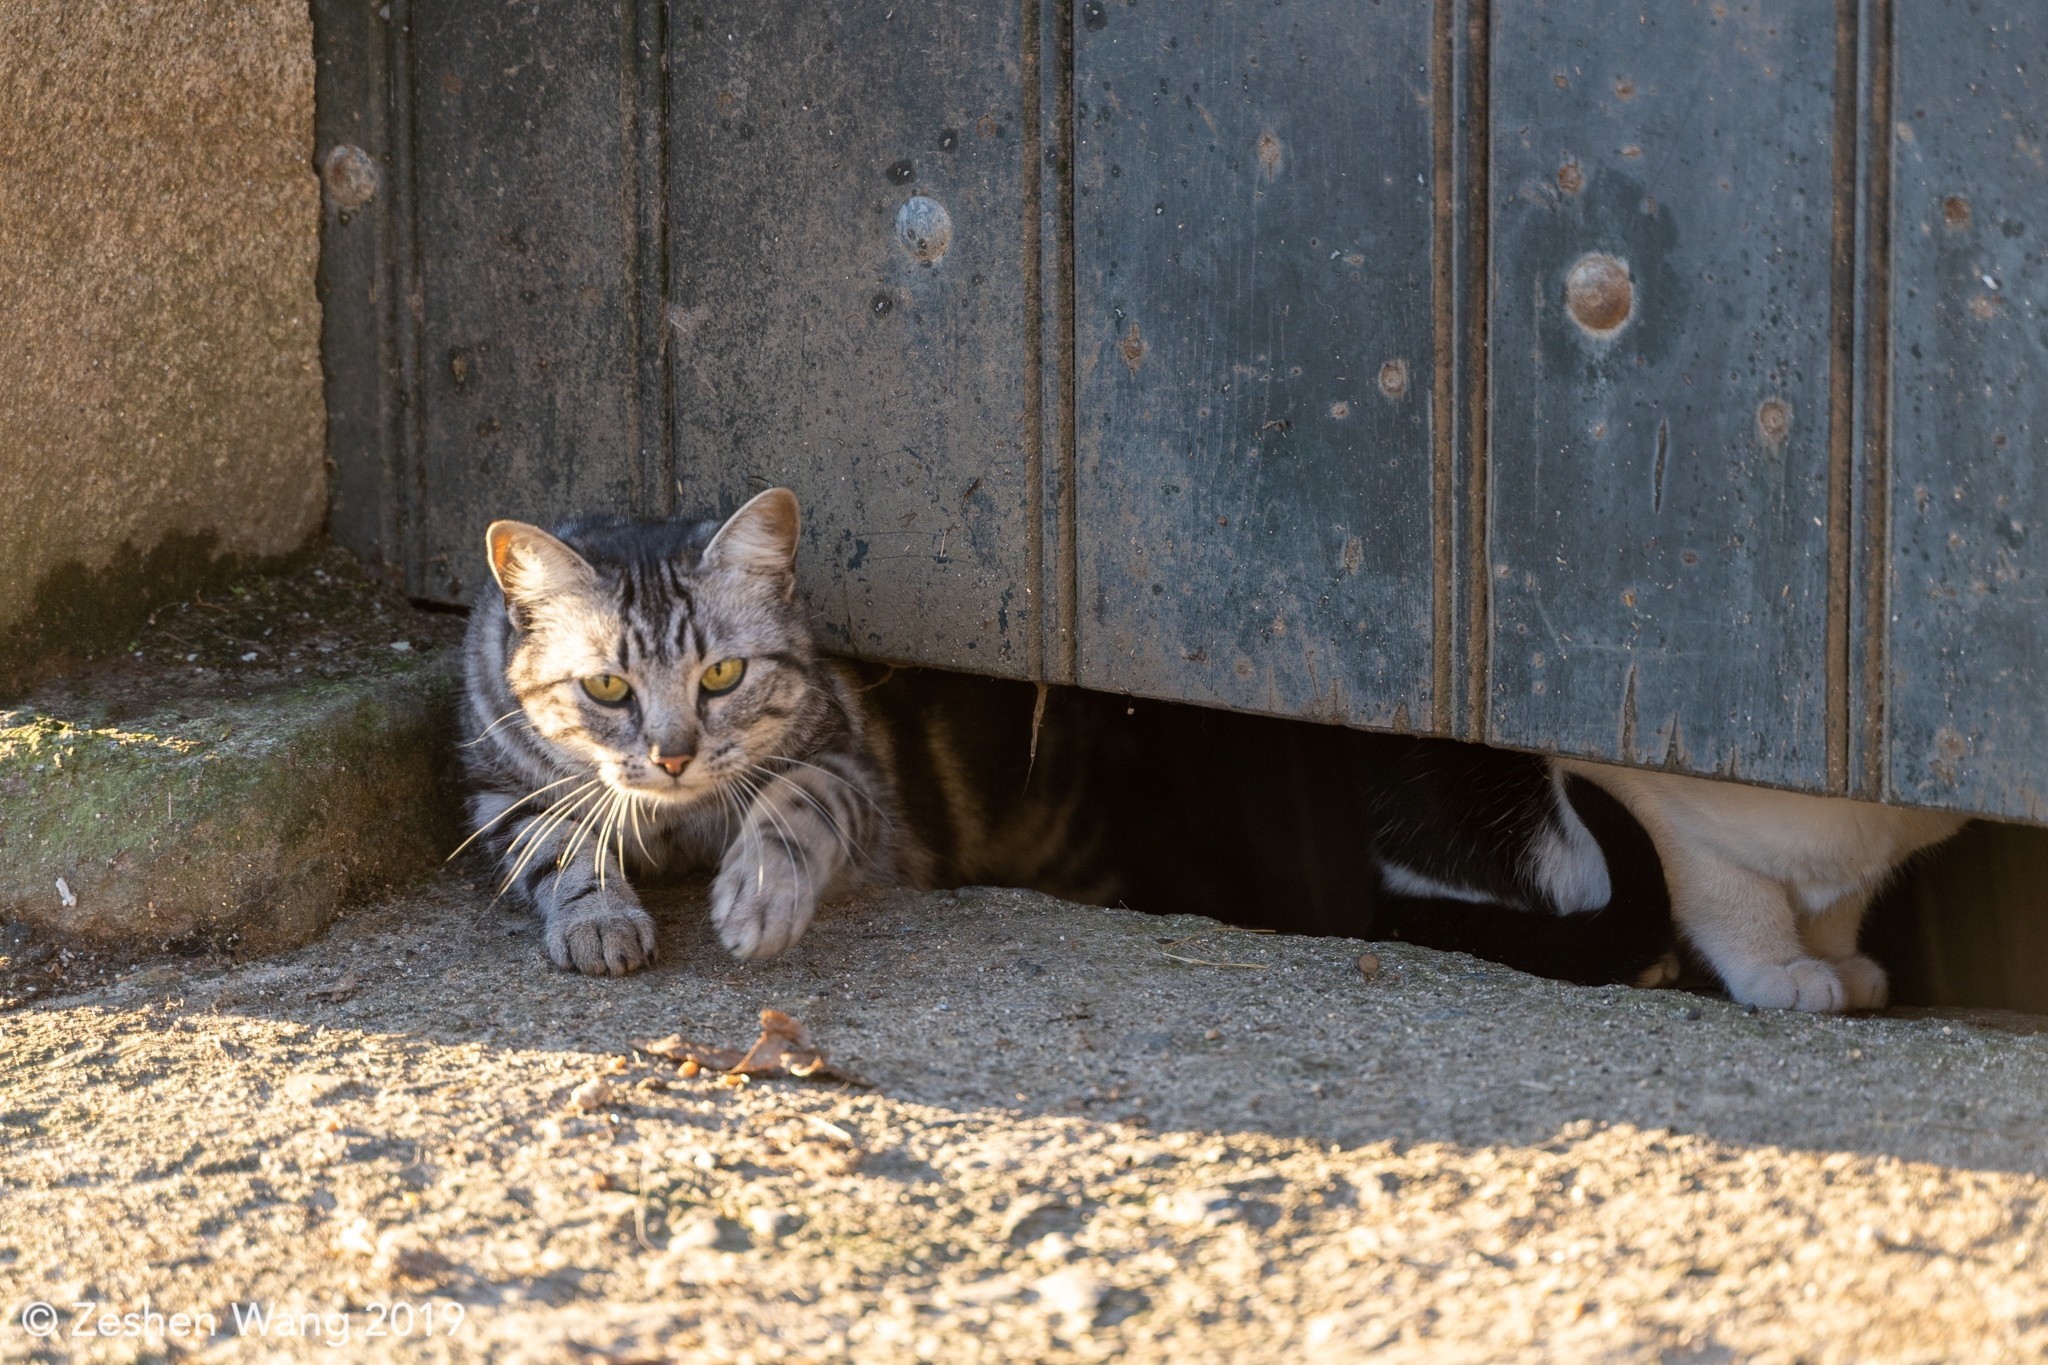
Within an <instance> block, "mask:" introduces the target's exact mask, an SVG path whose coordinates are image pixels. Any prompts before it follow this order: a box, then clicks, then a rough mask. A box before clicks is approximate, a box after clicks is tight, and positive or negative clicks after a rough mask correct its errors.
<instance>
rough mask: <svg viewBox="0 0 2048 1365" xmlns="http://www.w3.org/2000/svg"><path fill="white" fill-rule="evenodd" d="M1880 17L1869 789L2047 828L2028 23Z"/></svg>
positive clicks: (2039, 118)
mask: <svg viewBox="0 0 2048 1365" xmlns="http://www.w3.org/2000/svg"><path fill="white" fill-rule="evenodd" d="M1897 23H1898V41H1897V48H1896V53H1897V55H1896V61H1897V64H1898V81H1897V86H1896V95H1895V105H1894V120H1895V131H1894V141H1893V158H1894V160H1893V166H1894V181H1893V198H1892V207H1893V214H1892V250H1893V273H1892V294H1891V311H1892V322H1893V326H1894V329H1895V330H1894V333H1893V343H1892V378H1893V383H1894V388H1893V405H1892V407H1893V414H1892V431H1893V441H1892V483H1891V528H1892V529H1891V536H1892V546H1893V559H1892V582H1891V596H1892V603H1891V639H1890V649H1889V663H1890V667H1889V670H1888V671H1889V678H1890V692H1891V705H1890V708H1889V713H1890V716H1891V736H1890V748H1889V757H1890V774H1889V776H1890V781H1889V784H1888V794H1889V795H1891V796H1893V797H1896V798H1898V799H1902V800H1907V801H1912V802H1915V803H1920V804H1926V805H1939V806H1948V807H1951V808H1954V809H1960V810H1975V811H1983V812H1990V813H2001V814H2008V815H2017V816H2023V817H2025V818H2027V819H2032V820H2048V689H2044V682H2048V677H2044V673H2048V669H2044V661H2048V558H2044V547H2048V465H2044V443H2048V161H2044V158H2048V15H2044V14H2043V13H2042V11H2041V10H2040V9H2039V8H2038V7H2033V6H2027V5H2010V4H1985V3H1967V2H1966V0H1949V2H1948V3H1934V2H1933V0H1929V2H1928V3H1918V4H1910V5H1907V4H1902V5H1900V6H1899V7H1898V10H1897Z"/></svg>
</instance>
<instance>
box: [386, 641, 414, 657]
mask: <svg viewBox="0 0 2048 1365" xmlns="http://www.w3.org/2000/svg"><path fill="white" fill-rule="evenodd" d="M411 648H412V641H410V640H393V641H392V642H391V649H392V652H393V653H396V654H404V653H406V652H407V651H408V650H410V649H411Z"/></svg>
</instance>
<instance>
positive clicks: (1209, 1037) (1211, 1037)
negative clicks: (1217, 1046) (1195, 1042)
mask: <svg viewBox="0 0 2048 1365" xmlns="http://www.w3.org/2000/svg"><path fill="white" fill-rule="evenodd" d="M1222 1036H1223V1030H1222V1029H1220V1028H1212V1029H1210V1030H1209V1031H1208V1032H1207V1033H1205V1034H1203V1035H1202V1041H1204V1042H1208V1043H1213V1042H1215V1041H1216V1040H1217V1039H1219V1038H1221V1037H1222Z"/></svg>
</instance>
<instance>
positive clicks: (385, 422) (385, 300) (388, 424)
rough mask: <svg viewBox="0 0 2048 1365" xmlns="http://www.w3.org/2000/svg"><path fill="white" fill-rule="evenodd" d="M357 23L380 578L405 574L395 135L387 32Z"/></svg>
mask: <svg viewBox="0 0 2048 1365" xmlns="http://www.w3.org/2000/svg"><path fill="white" fill-rule="evenodd" d="M363 23H364V24H365V25H367V32H366V34H365V42H364V44H363V47H364V51H365V53H366V57H367V60H368V62H369V65H370V75H369V89H368V90H367V91H366V92H365V95H364V106H365V109H366V111H367V112H366V115H365V116H366V118H367V120H368V128H367V129H366V131H367V132H368V133H369V136H370V138H371V141H370V147H371V149H373V155H375V156H377V157H378V158H379V159H380V160H381V161H382V162H383V163H384V166H385V169H386V173H387V189H386V192H385V193H384V194H381V195H379V196H378V198H377V201H376V214H377V218H376V226H375V232H376V237H375V247H374V250H373V252H372V257H373V260H372V264H371V270H372V272H373V273H372V276H371V282H372V284H373V286H374V287H375V289H376V291H377V292H376V295H375V299H374V302H375V307H374V309H373V310H372V312H371V318H372V320H373V325H374V326H375V327H376V329H377V334H376V337H375V338H374V344H375V346H376V349H377V370H378V393H377V514H376V515H377V559H378V562H379V566H380V576H387V577H388V576H393V575H395V576H396V577H398V578H400V579H403V578H404V577H405V574H406V565H407V556H406V551H405V522H404V519H403V516H404V514H403V507H404V504H405V496H404V490H405V472H404V466H403V463H402V460H401V458H400V447H401V444H402V441H403V436H402V434H401V433H402V424H403V422H404V413H405V405H404V403H403V401H402V398H401V395H400V393H399V391H398V337H397V330H398V322H399V311H398V310H399V294H400V290H399V288H398V264H397V246H396V240H397V239H396V237H395V236H394V233H395V231H396V225H397V221H398V214H399V207H398V200H399V197H400V196H399V193H398V190H397V188H396V184H397V179H398V170H397V162H396V151H395V148H396V146H397V138H396V136H395V135H394V134H393V131H392V125H393V123H394V121H395V120H394V113H395V111H394V110H393V108H392V93H391V91H392V81H391V35H390V30H389V28H388V26H387V25H386V23H385V22H384V21H383V20H381V19H379V18H378V17H377V14H376V11H374V10H370V9H367V8H366V9H365V10H364V11H363Z"/></svg>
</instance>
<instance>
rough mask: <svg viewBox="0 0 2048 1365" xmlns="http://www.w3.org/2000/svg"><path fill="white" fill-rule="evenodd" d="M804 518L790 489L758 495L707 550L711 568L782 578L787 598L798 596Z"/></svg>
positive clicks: (706, 561) (707, 563) (721, 529)
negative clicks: (800, 534)
mask: <svg viewBox="0 0 2048 1365" xmlns="http://www.w3.org/2000/svg"><path fill="white" fill-rule="evenodd" d="M802 526H803V515H802V513H801V512H800V511H799V510H798V508H797V502H796V494H794V493H792V492H790V491H789V490H788V489H787V488H771V489H769V490H768V491H767V492H765V493H757V494H755V495H754V497H753V499H752V500H751V501H750V502H748V503H747V505H746V506H745V507H742V508H741V509H740V510H739V511H737V512H735V513H733V514H732V516H730V517H728V518H727V519H726V523H725V525H723V526H721V527H719V528H718V534H717V535H715V536H713V537H711V543H710V544H709V545H707V546H705V547H704V560H703V563H704V567H705V568H707V569H738V570H740V571H741V572H743V573H753V574H761V575H764V576H766V577H772V578H777V579H780V580H781V581H782V583H783V593H782V595H783V596H784V597H790V596H794V595H795V593H796V536H797V532H798V531H799V530H800V529H802Z"/></svg>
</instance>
